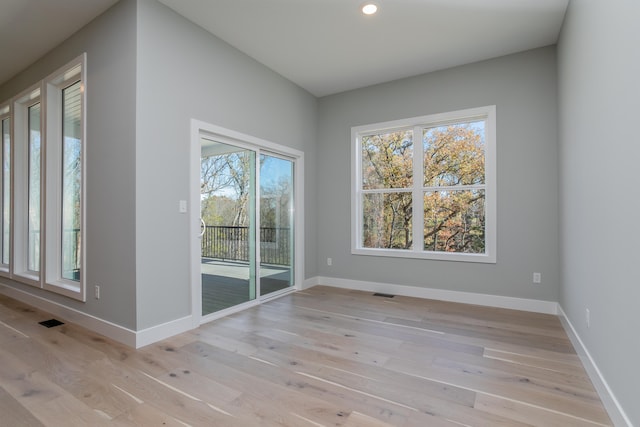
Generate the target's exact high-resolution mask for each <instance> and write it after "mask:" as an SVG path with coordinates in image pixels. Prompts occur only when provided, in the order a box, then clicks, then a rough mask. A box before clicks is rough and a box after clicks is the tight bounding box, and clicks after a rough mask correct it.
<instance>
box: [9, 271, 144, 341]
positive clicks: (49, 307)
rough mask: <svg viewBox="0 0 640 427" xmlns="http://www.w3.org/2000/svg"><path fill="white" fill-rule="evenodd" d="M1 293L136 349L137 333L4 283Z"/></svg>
mask: <svg viewBox="0 0 640 427" xmlns="http://www.w3.org/2000/svg"><path fill="white" fill-rule="evenodd" d="M0 293H2V294H4V295H6V296H8V297H10V298H13V299H15V300H18V301H21V302H23V303H25V304H29V305H30V306H33V307H36V308H38V309H40V310H43V311H46V312H48V313H51V314H53V315H54V316H56V317H60V318H61V319H63V320H65V321H67V322H71V323H76V324H78V325H80V326H82V327H84V328H87V329H90V330H91V331H93V332H97V333H99V334H101V335H104V336H105V337H108V338H111V339H112V340H115V341H118V342H120V343H122V344H125V345H128V346H129V347H134V348H135V347H136V332H135V331H132V330H131V329H128V328H125V327H123V326H120V325H116V324H115V323H111V322H109V321H107V320H104V319H100V318H98V317H95V316H92V315H90V314H87V313H83V312H81V311H79V310H76V309H74V308H71V307H67V306H65V305H62V304H59V303H57V302H54V301H50V300H48V299H45V298H42V297H39V296H37V295H33V294H31V293H29V292H25V291H22V290H20V289H17V288H14V287H12V286H7V285H5V284H4V283H0Z"/></svg>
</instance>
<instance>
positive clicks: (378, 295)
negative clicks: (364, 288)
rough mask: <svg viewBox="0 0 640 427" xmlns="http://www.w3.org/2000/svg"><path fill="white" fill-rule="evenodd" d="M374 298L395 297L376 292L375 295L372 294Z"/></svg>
mask: <svg viewBox="0 0 640 427" xmlns="http://www.w3.org/2000/svg"><path fill="white" fill-rule="evenodd" d="M373 296H374V297H382V298H393V297H395V295H391V294H381V293H380V292H376V293H375V294H373Z"/></svg>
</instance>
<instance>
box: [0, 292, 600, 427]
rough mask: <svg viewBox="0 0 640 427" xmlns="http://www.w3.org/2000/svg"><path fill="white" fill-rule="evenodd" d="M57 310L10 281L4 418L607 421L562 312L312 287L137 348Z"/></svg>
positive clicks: (0, 368)
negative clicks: (13, 295) (25, 298)
mask: <svg viewBox="0 0 640 427" xmlns="http://www.w3.org/2000/svg"><path fill="white" fill-rule="evenodd" d="M50 317H51V316H50V315H48V314H47V313H44V312H41V311H39V310H36V309H34V308H31V307H29V306H27V305H25V304H22V303H20V302H17V301H15V300H12V299H10V298H7V297H4V296H0V413H1V416H0V426H38V427H41V426H65V427H68V426H103V425H104V426H156V425H157V426H309V427H313V426H343V427H365V426H366V427H388V426H403V427H412V426H416V427H417V426H421V427H424V426H434V427H440V426H443V427H445V426H457V427H459V426H487V427H488V426H491V427H493V426H545V427H549V426H551V427H554V426H558V427H560V426H563V427H564V426H610V425H612V424H611V421H610V419H609V417H608V416H607V413H606V411H605V410H604V407H603V405H602V403H601V401H600V399H599V398H598V396H597V394H596V392H595V390H594V388H593V386H592V384H591V382H590V380H589V378H588V376H587V374H586V372H585V370H584V368H583V367H582V365H581V364H580V359H579V358H578V356H577V355H576V354H575V352H574V350H573V348H572V346H571V343H570V341H569V339H568V338H567V336H566V334H565V333H564V331H563V329H562V326H561V324H560V321H559V319H558V318H557V317H556V316H550V315H542V314H535V313H526V312H519V311H513V310H505V309H495V308H487V307H479V306H471V305H463V304H455V303H446V302H440V301H432V300H421V299H416V298H408V297H399V296H396V297H394V298H381V297H376V296H373V295H372V294H370V293H364V292H359V291H350V290H344V289H336V288H330V287H322V286H316V287H314V288H311V289H308V290H306V291H302V292H296V293H294V294H290V295H287V296H284V297H282V298H279V299H276V300H274V301H270V302H267V303H265V304H262V305H261V306H258V307H254V308H251V309H249V310H246V311H243V312H240V313H236V314H234V315H231V316H228V317H226V318H223V319H218V320H216V321H214V322H212V323H209V324H206V325H203V326H201V327H200V328H198V329H196V330H193V331H190V332H187V333H184V334H181V335H178V336H175V337H172V338H170V339H167V340H165V341H162V342H159V343H156V344H153V345H150V346H147V347H145V348H142V349H139V350H134V349H131V348H128V347H125V346H123V345H121V344H119V343H116V342H114V341H111V340H110V339H107V338H105V337H102V336H100V335H97V334H95V333H93V332H90V331H87V330H86V329H84V328H82V327H80V326H78V325H74V324H65V325H62V326H58V327H54V328H51V329H47V328H44V327H42V326H40V325H39V324H38V322H39V321H42V320H46V319H48V318H50ZM61 320H64V319H61Z"/></svg>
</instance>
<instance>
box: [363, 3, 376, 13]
mask: <svg viewBox="0 0 640 427" xmlns="http://www.w3.org/2000/svg"><path fill="white" fill-rule="evenodd" d="M377 11H378V6H376V5H375V4H373V3H367V4H365V5H364V6H362V13H364V14H365V15H373V14H374V13H376V12H377Z"/></svg>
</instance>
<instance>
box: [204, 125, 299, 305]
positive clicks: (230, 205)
mask: <svg viewBox="0 0 640 427" xmlns="http://www.w3.org/2000/svg"><path fill="white" fill-rule="evenodd" d="M294 166H295V163H294V161H293V160H292V159H289V158H286V157H284V156H280V155H276V154H274V153H269V152H264V151H262V150H260V148H255V149H253V148H247V147H246V146H240V145H236V144H233V143H228V142H220V141H217V140H215V139H214V138H205V137H201V138H200V183H199V186H200V191H199V192H200V222H201V228H200V265H199V267H200V280H201V302H202V316H203V317H205V316H208V315H211V314H214V313H217V312H220V311H222V310H226V309H230V308H232V307H236V306H238V305H240V304H244V303H247V302H250V301H252V300H255V299H256V298H259V297H263V296H266V295H269V296H272V295H277V293H279V292H285V291H286V289H288V288H290V287H292V286H293V285H294V235H295V233H294V221H293V218H294ZM258 260H259V261H258Z"/></svg>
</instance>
